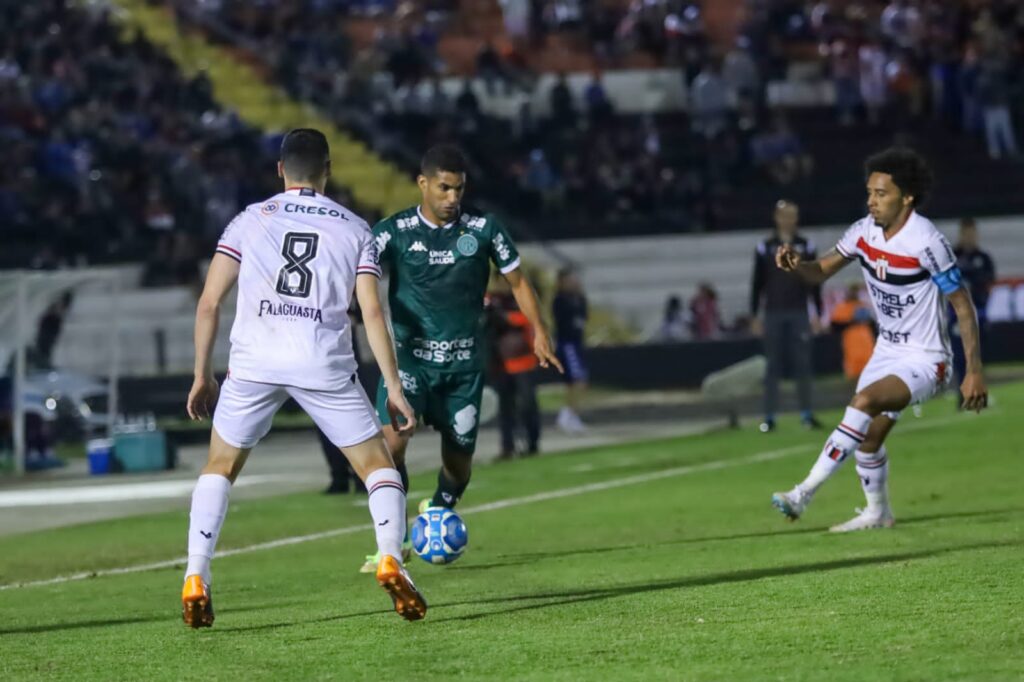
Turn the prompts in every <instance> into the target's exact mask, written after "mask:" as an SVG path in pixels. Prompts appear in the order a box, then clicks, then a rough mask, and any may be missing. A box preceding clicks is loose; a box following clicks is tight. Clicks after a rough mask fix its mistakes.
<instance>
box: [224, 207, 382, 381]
mask: <svg viewBox="0 0 1024 682" xmlns="http://www.w3.org/2000/svg"><path fill="white" fill-rule="evenodd" d="M217 253H221V254H224V255H225V256H228V257H230V258H234V259H235V260H237V261H239V262H240V263H241V268H240V270H239V274H238V304H237V307H236V309H235V322H234V325H233V326H232V327H231V355H230V360H229V368H230V371H231V374H232V376H236V377H238V378H239V379H244V380H246V381H258V382H263V383H269V384H278V385H286V386H297V387H299V388H305V389H310V390H331V389H336V388H340V387H342V386H344V385H345V383H346V382H348V381H350V380H351V378H352V375H353V374H354V373H355V371H356V359H355V356H354V354H353V352H352V330H351V325H350V322H349V317H348V309H349V305H350V304H351V302H352V294H353V291H354V289H355V284H356V276H357V275H360V274H368V275H373V276H375V277H380V275H381V271H380V265H379V264H378V258H377V247H376V245H375V243H374V240H373V234H372V233H371V232H370V228H369V226H368V225H367V224H366V222H365V221H363V219H362V218H360V217H359V216H357V215H356V214H354V213H352V212H351V211H349V210H348V209H347V208H345V207H344V206H342V205H340V204H338V203H336V202H334V201H332V200H330V199H328V198H327V197H325V196H323V195H321V194H318V193H316V192H314V191H313V190H311V189H305V188H303V189H289V190H287V191H285V192H282V193H280V194H277V195H275V196H273V197H271V198H269V199H267V200H266V201H263V202H260V203H257V204H252V205H250V206H248V207H246V209H245V210H244V211H242V212H241V213H239V214H238V215H237V216H236V217H235V219H234V220H232V221H231V223H230V224H229V225H228V226H227V228H226V229H225V230H224V234H222V235H221V238H220V240H219V243H218V244H217Z"/></svg>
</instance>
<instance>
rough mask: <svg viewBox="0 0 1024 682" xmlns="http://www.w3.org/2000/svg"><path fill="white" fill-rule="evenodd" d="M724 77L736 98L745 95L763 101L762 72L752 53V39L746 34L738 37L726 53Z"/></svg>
mask: <svg viewBox="0 0 1024 682" xmlns="http://www.w3.org/2000/svg"><path fill="white" fill-rule="evenodd" d="M722 78H724V79H725V82H726V85H728V87H729V90H730V92H731V93H732V97H733V99H734V100H735V99H739V98H741V97H743V98H749V99H751V100H752V101H754V102H756V103H759V102H760V101H761V74H760V73H759V71H758V68H757V62H756V61H755V60H754V57H753V55H751V54H750V39H749V38H747V37H746V36H740V37H738V38H737V39H736V44H735V45H734V46H733V48H732V49H731V50H729V52H728V53H727V54H726V55H725V60H724V62H723V65H722Z"/></svg>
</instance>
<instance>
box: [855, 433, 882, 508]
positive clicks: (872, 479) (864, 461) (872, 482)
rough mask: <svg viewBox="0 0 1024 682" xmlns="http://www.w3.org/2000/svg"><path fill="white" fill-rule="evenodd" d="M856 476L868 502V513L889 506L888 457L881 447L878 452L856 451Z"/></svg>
mask: <svg viewBox="0 0 1024 682" xmlns="http://www.w3.org/2000/svg"><path fill="white" fill-rule="evenodd" d="M856 456H857V475H858V476H859V477H860V485H861V487H862V488H863V489H864V497H866V498H867V501H868V511H877V510H880V509H884V508H885V507H888V506H889V457H888V453H887V452H886V450H885V446H884V445H883V446H882V447H881V448H879V449H878V452H861V451H860V450H858V451H857V454H856Z"/></svg>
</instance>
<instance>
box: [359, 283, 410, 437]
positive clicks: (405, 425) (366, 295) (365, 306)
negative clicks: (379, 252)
mask: <svg viewBox="0 0 1024 682" xmlns="http://www.w3.org/2000/svg"><path fill="white" fill-rule="evenodd" d="M379 281H380V280H378V279H377V277H376V276H375V275H369V274H364V275H358V276H356V300H357V301H359V310H361V311H362V314H363V325H364V326H365V327H366V338H367V340H368V341H369V342H370V350H372V351H373V357H374V359H375V360H376V361H377V366H378V367H380V373H381V376H383V377H384V385H385V386H386V387H387V389H388V412H389V413H390V415H391V423H392V424H394V425H395V428H397V429H398V430H399V431H400V432H403V433H404V432H408V431H412V430H413V429H415V428H416V412H415V411H413V409H412V406H410V405H409V401H407V400H406V399H405V393H404V392H403V391H402V379H401V377H399V376H398V360H397V359H396V358H395V346H394V343H393V342H392V340H391V332H389V331H388V323H387V320H386V319H385V317H384V310H383V309H382V308H381V305H380V294H379V292H378V291H377V284H378V282H379ZM399 417H401V419H399Z"/></svg>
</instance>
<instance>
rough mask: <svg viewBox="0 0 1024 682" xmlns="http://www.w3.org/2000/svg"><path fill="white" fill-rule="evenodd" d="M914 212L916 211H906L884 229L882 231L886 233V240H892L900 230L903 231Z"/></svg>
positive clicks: (909, 209)
mask: <svg viewBox="0 0 1024 682" xmlns="http://www.w3.org/2000/svg"><path fill="white" fill-rule="evenodd" d="M913 212H914V209H912V208H908V209H906V211H905V212H904V213H903V214H901V215H899V216H897V217H896V220H894V221H892V222H891V223H890V224H889V225H887V226H886V227H883V228H882V231H883V232H884V233H885V238H886V240H889V239H892V238H893V237H895V236H896V234H897V233H898V232H899V231H900V230H902V229H903V226H904V225H906V224H907V221H908V220H910V214H912V213H913Z"/></svg>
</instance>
